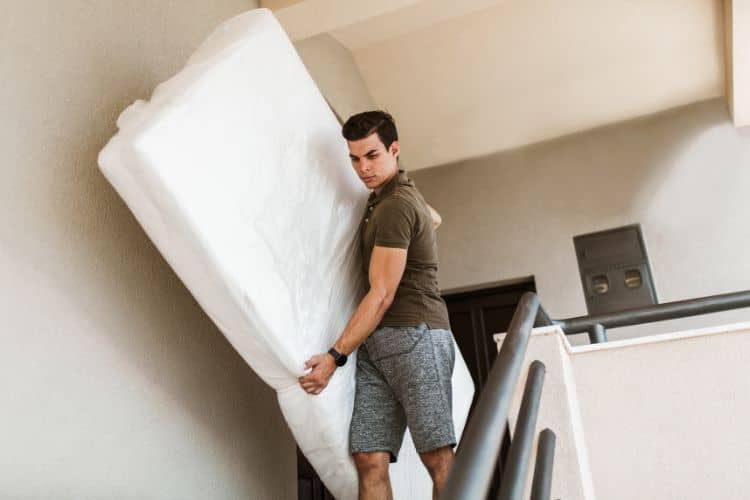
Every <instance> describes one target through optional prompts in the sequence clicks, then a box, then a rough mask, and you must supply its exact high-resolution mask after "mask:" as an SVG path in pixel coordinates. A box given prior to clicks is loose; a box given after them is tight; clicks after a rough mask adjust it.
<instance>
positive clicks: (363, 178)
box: [362, 175, 375, 182]
mask: <svg viewBox="0 0 750 500" xmlns="http://www.w3.org/2000/svg"><path fill="white" fill-rule="evenodd" d="M374 178H375V176H374V175H372V176H370V177H362V181H363V182H370V181H371V180H373V179H374Z"/></svg>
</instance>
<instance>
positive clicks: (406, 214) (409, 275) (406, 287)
mask: <svg viewBox="0 0 750 500" xmlns="http://www.w3.org/2000/svg"><path fill="white" fill-rule="evenodd" d="M360 235H361V243H362V257H363V258H362V263H363V269H364V272H365V276H368V274H369V268H370V257H371V256H372V250H373V248H374V246H375V245H378V246H381V247H389V248H405V249H407V254H406V268H405V269H404V275H403V277H402V278H401V281H400V282H399V284H398V288H397V289H396V295H395V297H394V300H393V303H392V304H391V306H390V307H389V308H388V310H387V311H386V313H385V315H384V316H383V319H382V320H381V322H380V325H379V326H419V324H420V323H422V322H425V323H427V325H428V327H429V328H431V329H432V328H444V329H450V322H449V320H448V308H447V307H446V305H445V301H444V300H443V299H442V297H440V291H439V290H440V289H439V287H438V279H437V275H438V252H437V240H436V237H435V227H434V225H433V222H432V216H431V215H430V210H429V208H427V204H426V203H425V201H424V198H422V195H421V194H420V193H419V191H418V190H417V187H416V186H415V185H414V181H412V180H411V179H410V178H409V177H408V176H407V175H406V173H405V172H404V171H403V170H399V171H398V174H397V175H395V176H394V177H393V178H392V179H391V180H389V181H388V183H387V184H386V185H385V186H383V189H382V190H381V192H380V194H379V195H376V194H375V192H374V191H373V192H372V193H371V194H370V198H369V199H368V201H367V207H366V208H365V213H364V215H363V216H362V221H361V223H360Z"/></svg>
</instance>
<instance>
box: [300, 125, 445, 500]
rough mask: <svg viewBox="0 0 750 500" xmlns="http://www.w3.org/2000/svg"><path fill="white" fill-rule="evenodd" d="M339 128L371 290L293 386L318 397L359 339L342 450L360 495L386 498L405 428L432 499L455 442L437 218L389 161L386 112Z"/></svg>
mask: <svg viewBox="0 0 750 500" xmlns="http://www.w3.org/2000/svg"><path fill="white" fill-rule="evenodd" d="M342 134H343V136H344V137H345V138H346V140H347V144H348V145H349V156H350V158H351V161H352V166H353V167H354V170H355V171H356V172H357V175H358V176H359V177H360V179H362V182H363V183H364V184H365V186H367V187H368V188H370V189H372V194H371V195H370V198H369V200H368V203H367V208H366V209H365V213H364V215H363V217H362V221H361V224H360V231H359V232H360V238H361V245H362V257H363V270H364V272H366V273H367V275H368V277H369V283H370V288H369V291H368V292H367V294H366V295H365V296H364V298H363V299H362V301H361V302H360V304H359V306H358V307H357V309H356V311H355V312H354V314H353V315H352V318H351V320H350V321H349V323H348V324H347V326H346V328H345V329H344V331H343V333H342V334H341V336H340V337H339V338H338V340H337V341H336V343H335V344H334V345H333V347H332V348H331V350H330V351H329V352H328V353H324V354H318V355H316V356H313V357H312V358H310V359H309V360H308V361H307V363H306V366H307V367H308V368H312V371H311V372H310V373H309V374H307V375H305V376H304V377H301V378H300V384H301V385H302V387H303V388H304V389H305V390H306V391H307V392H308V393H310V394H320V392H321V391H322V390H323V389H324V388H325V387H326V385H327V384H328V381H329V380H330V378H331V376H332V375H333V372H334V371H335V369H336V367H337V366H341V365H343V364H344V363H345V362H346V356H348V355H349V354H351V353H352V352H353V351H354V350H355V349H356V348H357V347H358V346H359V352H358V355H357V376H356V379H357V385H356V395H355V398H354V412H353V415H352V423H351V428H350V447H351V452H352V456H353V458H354V463H355V465H356V467H357V473H358V476H359V491H360V493H359V498H360V500H370V499H372V500H383V499H391V498H392V492H391V486H390V481H389V478H388V464H389V463H390V462H395V461H396V459H397V457H398V452H399V450H400V448H401V442H402V440H403V437H404V431H405V429H406V427H407V426H408V427H409V431H410V432H411V435H412V438H413V440H414V444H415V446H416V448H417V451H418V452H419V455H420V457H421V459H422V462H423V463H424V465H425V466H426V468H427V470H428V472H429V473H430V477H431V478H432V481H433V486H434V487H433V497H434V498H437V496H438V495H439V493H440V491H441V490H442V488H443V486H444V485H445V480H446V477H447V475H448V471H449V469H450V467H451V465H452V463H453V446H455V444H456V438H455V433H454V428H453V417H452V412H451V407H452V405H451V403H452V401H451V399H452V398H451V390H452V388H451V375H452V373H453V365H454V362H455V351H454V344H453V336H452V333H451V331H450V324H449V321H448V310H447V308H446V306H445V302H444V301H443V299H442V298H441V297H440V292H439V289H438V281H437V272H438V259H437V243H436V239H435V229H436V228H437V226H438V225H439V224H440V218H439V216H438V215H437V213H436V212H435V211H434V210H433V209H432V208H431V207H430V206H429V205H427V203H425V201H424V199H423V198H422V195H421V194H420V193H419V191H417V188H416V187H415V185H414V183H413V182H412V181H411V180H410V179H409V178H408V177H407V175H406V173H405V172H404V171H403V170H400V169H399V167H398V155H399V143H398V134H397V131H396V125H395V123H394V122H393V118H392V117H391V116H390V115H389V114H388V113H385V112H382V111H368V112H365V113H360V114H357V115H354V116H352V117H351V118H349V120H347V122H346V123H345V124H344V126H343V129H342Z"/></svg>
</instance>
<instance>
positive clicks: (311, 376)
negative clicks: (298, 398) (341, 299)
mask: <svg viewBox="0 0 750 500" xmlns="http://www.w3.org/2000/svg"><path fill="white" fill-rule="evenodd" d="M406 255H407V250H406V249H405V248H390V247H384V246H378V245H375V247H374V248H373V251H372V256H371V257H370V268H369V279H370V290H369V291H368V292H367V294H365V296H364V298H363V299H362V301H361V302H360V303H359V306H357V309H356V311H354V314H353V315H352V317H351V319H350V320H349V323H348V324H347V325H346V328H345V329H344V331H343V333H342V334H341V336H340V337H339V338H338V340H337V341H336V343H335V344H334V346H333V348H334V349H336V351H338V352H340V353H342V354H345V355H347V356H348V355H350V354H351V353H352V352H354V350H355V349H356V348H357V347H358V346H359V345H360V344H361V343H362V342H364V341H365V339H367V337H368V336H369V335H370V333H372V331H373V330H375V328H376V327H377V326H378V324H379V323H380V320H381V319H382V318H383V315H384V314H385V312H386V311H387V310H388V308H389V307H390V306H391V304H392V303H393V298H394V296H395V294H396V289H397V288H398V284H399V282H400V281H401V277H402V276H403V274H404V269H405V268H406ZM305 368H312V371H311V372H310V373H308V374H307V375H305V376H303V377H300V378H299V382H300V385H301V386H302V388H303V389H304V390H305V391H306V392H308V393H310V394H320V392H321V391H322V390H323V389H325V387H326V386H327V385H328V381H329V380H330V379H331V377H332V376H333V372H334V371H335V370H336V363H335V361H334V359H333V356H332V355H330V354H328V353H323V354H316V355H315V356H313V357H312V358H310V359H308V360H307V361H306V362H305Z"/></svg>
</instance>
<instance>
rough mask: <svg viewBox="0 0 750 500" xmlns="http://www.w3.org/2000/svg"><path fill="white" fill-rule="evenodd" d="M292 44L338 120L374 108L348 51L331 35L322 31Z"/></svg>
mask: <svg viewBox="0 0 750 500" xmlns="http://www.w3.org/2000/svg"><path fill="white" fill-rule="evenodd" d="M294 47H295V48H296V49H297V53H298V54H299V55H300V58H302V61H303V62H304V63H305V67H306V68H307V71H309V72H310V75H311V76H312V77H313V80H315V83H316V84H317V85H318V88H319V89H320V92H321V93H322V94H323V96H324V97H325V98H326V100H328V104H330V106H331V107H332V108H333V109H334V110H335V111H336V113H337V114H338V115H339V117H340V118H341V120H344V121H345V120H346V119H347V118H348V117H349V116H351V115H353V114H355V113H359V112H361V111H367V110H369V109H373V108H374V103H373V100H372V97H371V96H370V92H369V91H368V90H367V87H366V86H365V82H364V80H362V76H361V75H360V73H359V70H358V69H357V65H356V63H355V62H354V58H353V57H352V54H351V52H349V50H347V49H346V48H345V47H344V46H342V45H341V44H340V43H339V42H337V41H336V40H335V39H334V38H333V37H332V36H331V35H328V34H322V35H317V36H314V37H311V38H307V39H305V40H300V41H299V42H295V44H294Z"/></svg>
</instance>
